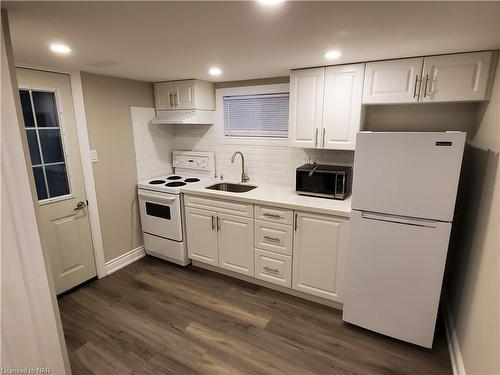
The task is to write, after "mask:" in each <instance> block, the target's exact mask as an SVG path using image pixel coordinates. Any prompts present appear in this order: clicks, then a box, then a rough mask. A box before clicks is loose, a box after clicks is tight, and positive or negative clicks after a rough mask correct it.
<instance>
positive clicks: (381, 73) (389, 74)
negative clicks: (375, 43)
mask: <svg viewBox="0 0 500 375" xmlns="http://www.w3.org/2000/svg"><path fill="white" fill-rule="evenodd" d="M423 62H424V58H423V57H418V58H414V59H400V60H389V61H379V62H371V63H367V64H366V71H365V82H364V88H363V103H364V104H370V103H413V102H417V101H418V92H419V89H420V85H421V82H422V81H421V78H422V76H421V72H422V65H423Z"/></svg>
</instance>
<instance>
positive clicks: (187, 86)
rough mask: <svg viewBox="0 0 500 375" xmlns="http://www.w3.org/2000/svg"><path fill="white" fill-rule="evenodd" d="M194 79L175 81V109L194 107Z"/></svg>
mask: <svg viewBox="0 0 500 375" xmlns="http://www.w3.org/2000/svg"><path fill="white" fill-rule="evenodd" d="M194 99H195V98H194V81H178V82H175V91H174V101H175V109H194V108H195V103H194Z"/></svg>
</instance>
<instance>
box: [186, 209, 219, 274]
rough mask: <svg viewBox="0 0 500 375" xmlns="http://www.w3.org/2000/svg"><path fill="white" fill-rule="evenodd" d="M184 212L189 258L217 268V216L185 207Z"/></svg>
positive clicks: (213, 213) (211, 212) (209, 212)
mask: <svg viewBox="0 0 500 375" xmlns="http://www.w3.org/2000/svg"><path fill="white" fill-rule="evenodd" d="M185 212H186V236H187V248H188V256H189V258H191V259H194V260H197V261H199V262H203V263H207V264H211V265H212V266H218V265H219V254H218V251H217V223H216V221H217V214H216V213H215V212H213V211H207V210H200V209H198V208H191V207H186V211H185Z"/></svg>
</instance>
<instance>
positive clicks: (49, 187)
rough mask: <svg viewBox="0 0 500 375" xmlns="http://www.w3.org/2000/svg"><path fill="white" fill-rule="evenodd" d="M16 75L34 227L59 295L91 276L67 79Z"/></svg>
mask: <svg viewBox="0 0 500 375" xmlns="http://www.w3.org/2000/svg"><path fill="white" fill-rule="evenodd" d="M16 73H17V80H18V83H19V87H20V97H21V105H22V109H23V117H24V123H25V129H26V135H27V139H28V146H29V152H30V157H31V164H32V173H33V175H34V180H35V187H36V192H37V196H38V197H37V198H38V204H39V216H38V226H39V229H40V235H41V239H42V242H43V244H44V247H45V248H46V249H47V250H48V253H49V257H50V263H51V268H52V277H53V278H54V285H55V288H56V293H58V294H59V293H62V292H64V291H66V290H68V289H71V288H73V287H75V286H76V285H78V284H81V283H82V282H84V281H86V280H88V279H91V278H92V277H94V276H96V266H95V261H94V251H93V248H92V238H91V232H90V224H89V218H88V212H87V209H88V208H87V204H86V203H87V198H86V195H85V189H84V183H83V174H82V167H81V162H80V150H79V146H78V137H77V133H76V124H75V114H74V109H73V98H72V95H71V84H70V78H69V76H68V75H66V74H58V73H49V72H43V71H36V70H30V69H17V70H16Z"/></svg>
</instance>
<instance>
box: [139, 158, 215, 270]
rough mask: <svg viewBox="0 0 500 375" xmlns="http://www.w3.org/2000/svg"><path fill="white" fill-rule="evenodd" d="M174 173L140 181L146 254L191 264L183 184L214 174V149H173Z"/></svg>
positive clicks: (140, 202) (182, 263) (140, 205)
mask: <svg viewBox="0 0 500 375" xmlns="http://www.w3.org/2000/svg"><path fill="white" fill-rule="evenodd" d="M172 165H173V167H174V174H171V175H165V176H159V177H154V178H151V179H148V180H145V181H141V182H139V184H138V185H137V188H138V189H137V190H138V195H139V207H140V212H141V225H142V233H143V236H144V248H145V251H146V253H147V254H149V255H152V256H156V257H159V258H162V259H165V260H168V261H170V262H173V263H176V264H180V265H183V266H186V265H188V264H189V263H190V262H191V261H190V260H189V258H188V257H187V249H186V242H185V237H186V235H185V221H184V211H183V197H182V194H181V190H180V189H181V187H183V186H186V185H188V184H193V183H197V182H200V181H202V180H204V179H209V178H213V177H215V158H214V153H213V152H200V151H174V152H173V155H172Z"/></svg>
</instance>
